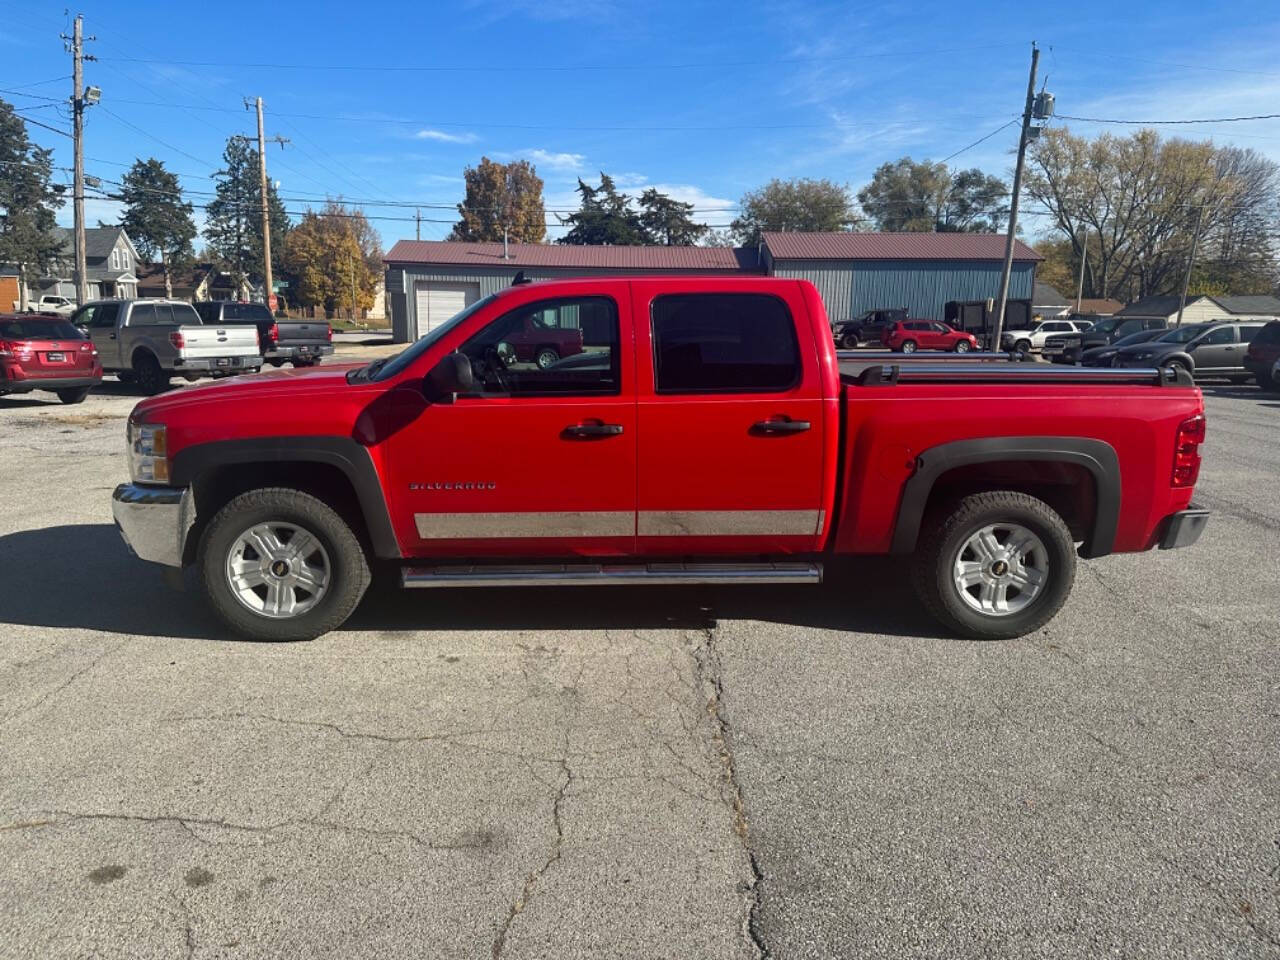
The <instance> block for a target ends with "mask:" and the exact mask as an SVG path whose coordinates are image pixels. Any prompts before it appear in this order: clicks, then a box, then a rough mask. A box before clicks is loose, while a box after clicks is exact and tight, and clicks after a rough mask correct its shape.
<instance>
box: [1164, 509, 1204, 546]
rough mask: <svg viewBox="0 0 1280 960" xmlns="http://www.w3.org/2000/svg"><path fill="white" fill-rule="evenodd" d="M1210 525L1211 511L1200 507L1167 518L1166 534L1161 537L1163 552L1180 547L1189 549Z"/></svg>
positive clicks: (1180, 511)
mask: <svg viewBox="0 0 1280 960" xmlns="http://www.w3.org/2000/svg"><path fill="white" fill-rule="evenodd" d="M1208 523H1209V511H1208V510H1201V509H1200V508H1199V507H1191V508H1190V509H1188V510H1179V511H1178V512H1177V513H1175V514H1173V515H1172V516H1169V517H1166V518H1165V527H1164V533H1163V534H1162V535H1161V537H1160V549H1161V550H1175V549H1177V548H1178V547H1189V546H1191V545H1192V544H1193V543H1195V542H1196V541H1197V540H1199V539H1200V534H1202V533H1204V528H1205V526H1206V525H1207V524H1208Z"/></svg>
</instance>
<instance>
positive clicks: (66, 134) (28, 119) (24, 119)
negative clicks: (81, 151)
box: [20, 117, 71, 139]
mask: <svg viewBox="0 0 1280 960" xmlns="http://www.w3.org/2000/svg"><path fill="white" fill-rule="evenodd" d="M20 119H21V120H22V122H23V123H31V124H34V125H35V126H37V127H42V128H44V129H45V130H52V131H53V132H54V133H60V134H62V135H63V136H64V137H66V138H68V139H71V134H70V133H69V132H68V131H66V130H60V129H59V128H57V127H52V126H50V125H49V124H47V123H41V122H40V121H39V120H35V119H32V118H31V117H21V118H20Z"/></svg>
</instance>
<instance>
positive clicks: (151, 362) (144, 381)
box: [133, 353, 169, 397]
mask: <svg viewBox="0 0 1280 960" xmlns="http://www.w3.org/2000/svg"><path fill="white" fill-rule="evenodd" d="M133 379H134V381H135V382H136V383H137V384H138V387H139V388H140V389H141V390H142V392H143V393H145V394H146V395H147V396H149V397H154V396H155V395H156V394H157V393H163V392H164V391H165V390H167V389H169V375H168V374H167V373H165V372H164V370H163V369H161V367H160V361H159V360H157V359H156V358H155V357H153V356H152V355H151V354H149V353H140V354H138V356H136V357H135V358H134V360H133Z"/></svg>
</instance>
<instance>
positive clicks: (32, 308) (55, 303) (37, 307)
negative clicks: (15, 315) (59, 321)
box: [27, 293, 76, 317]
mask: <svg viewBox="0 0 1280 960" xmlns="http://www.w3.org/2000/svg"><path fill="white" fill-rule="evenodd" d="M27 312H28V313H44V314H48V315H49V316H54V317H69V316H71V314H73V313H75V312H76V302H75V301H74V300H72V299H70V298H69V297H59V296H57V295H55V294H51V293H46V294H45V295H44V296H42V297H41V298H40V299H39V300H37V301H35V302H34V303H32V304H30V305H29V306H28V307H27Z"/></svg>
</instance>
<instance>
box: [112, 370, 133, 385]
mask: <svg viewBox="0 0 1280 960" xmlns="http://www.w3.org/2000/svg"><path fill="white" fill-rule="evenodd" d="M116 379H117V380H119V381H120V382H121V383H125V384H129V383H133V382H134V379H133V371H132V370H121V371H120V372H119V373H117V374H116Z"/></svg>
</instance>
